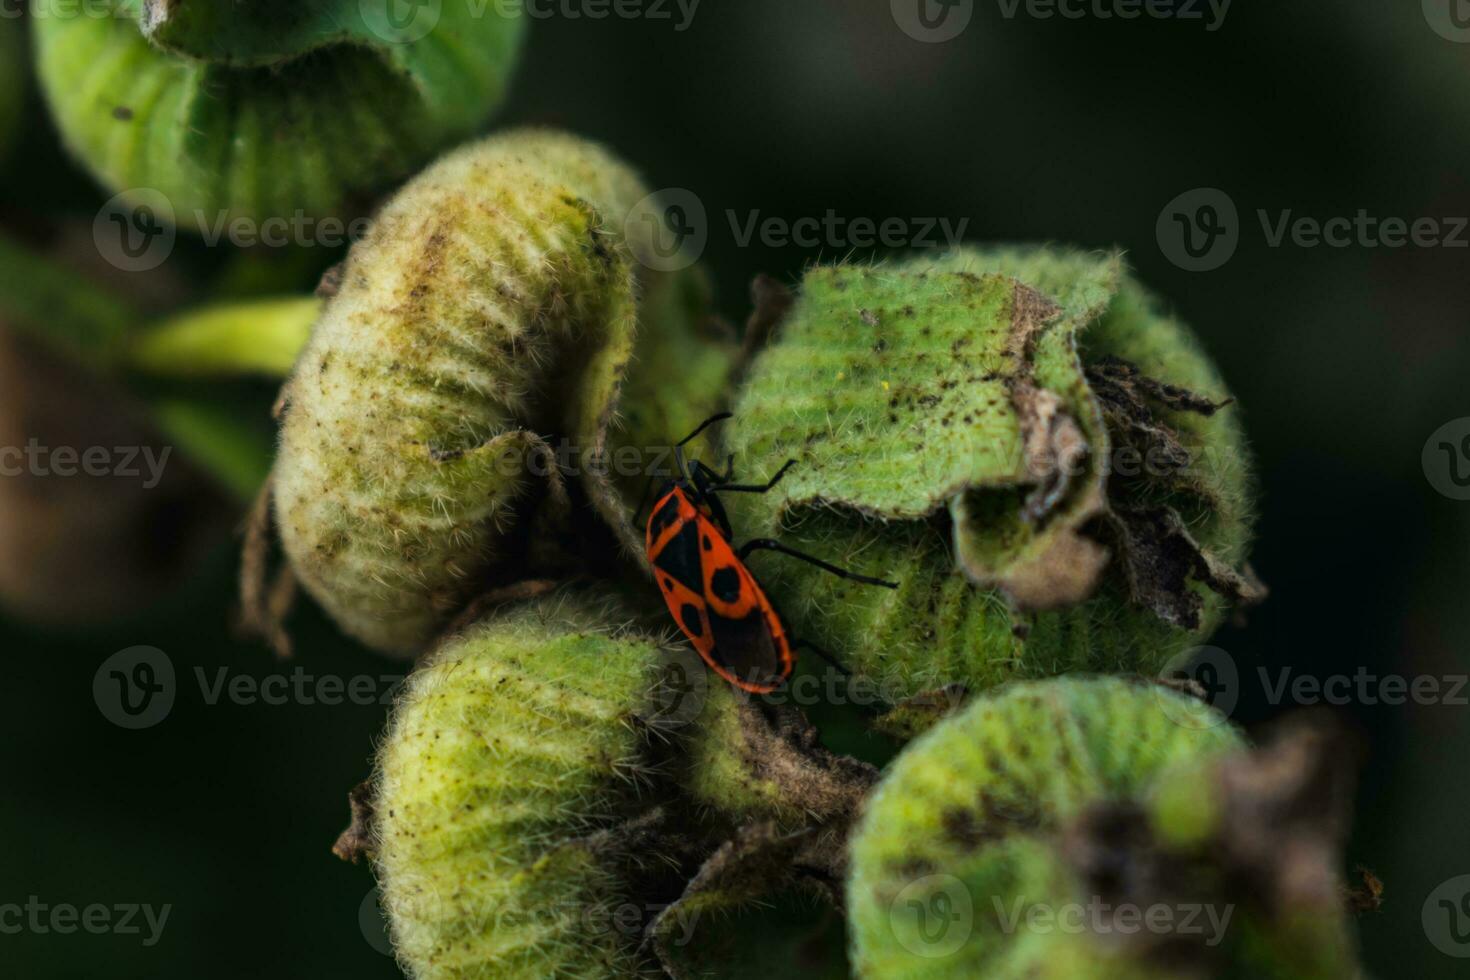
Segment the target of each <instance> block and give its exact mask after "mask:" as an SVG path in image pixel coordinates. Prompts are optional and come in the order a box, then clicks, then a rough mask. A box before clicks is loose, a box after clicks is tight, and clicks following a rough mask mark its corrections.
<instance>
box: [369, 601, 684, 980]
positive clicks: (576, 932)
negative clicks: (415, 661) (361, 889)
mask: <svg viewBox="0 0 1470 980" xmlns="http://www.w3.org/2000/svg"><path fill="white" fill-rule="evenodd" d="M615 621H617V615H616V613H615V612H613V611H612V610H611V609H610V608H609V607H608V606H607V604H606V603H599V602H596V601H594V600H589V599H586V598H576V597H562V598H556V599H551V600H547V601H544V602H541V603H537V604H533V605H529V606H525V607H522V608H520V609H517V610H515V611H513V612H511V613H509V614H507V615H505V616H503V617H501V618H499V619H497V620H494V621H491V622H487V623H484V624H482V625H479V626H476V627H472V628H471V629H469V630H468V631H466V632H465V633H464V634H463V635H461V636H459V637H457V638H455V639H454V640H452V641H450V642H448V643H447V644H446V645H445V646H444V647H443V648H442V649H440V650H439V651H438V652H436V653H435V654H434V655H433V656H432V658H431V659H430V660H429V661H428V662H427V663H426V664H425V665H424V666H423V667H422V668H421V669H420V670H418V671H417V672H415V673H414V675H413V676H412V678H411V679H410V681H409V683H408V686H407V689H406V690H405V692H404V694H403V696H402V698H401V701H400V704H399V705H398V707H397V709H396V711H395V713H394V717H393V721H392V724H391V727H390V731H389V733H388V736H387V739H386V741H385V742H384V744H383V748H382V752H381V755H380V758H379V767H378V777H377V787H378V788H377V793H376V800H375V812H376V830H375V837H376V849H377V870H378V874H379V886H380V889H381V892H382V895H383V902H384V908H385V909H386V910H387V912H388V915H389V919H390V921H391V925H392V935H393V941H394V945H395V947H396V949H397V951H398V956H399V959H400V961H401V962H402V964H403V966H404V968H405V969H406V971H407V972H408V974H409V975H410V976H411V977H413V978H415V980H470V978H474V980H490V978H492V977H493V978H497V980H514V978H521V977H524V978H528V980H529V978H541V977H549V976H567V977H572V976H575V977H586V978H589V980H596V978H612V977H620V976H628V975H631V974H633V973H634V972H636V969H637V962H638V961H637V960H636V957H635V952H634V951H635V950H636V948H637V945H638V938H639V937H638V936H637V934H636V932H635V933H634V934H633V935H631V936H630V935H627V934H626V930H623V929H619V928H614V927H613V920H612V918H611V912H612V909H613V907H614V906H615V905H618V904H619V903H620V899H621V898H622V897H624V895H623V892H622V891H621V888H622V886H621V884H620V877H619V872H618V870H617V866H618V864H619V863H620V862H626V860H627V859H628V858H629V856H630V855H629V853H628V851H629V849H630V848H635V847H636V845H635V843H634V841H633V840H632V839H631V838H629V837H625V836H624V834H623V832H621V831H620V830H619V825H620V824H621V823H624V822H626V821H628V820H630V819H633V818H635V817H636V816H637V815H639V813H640V812H641V810H640V803H639V799H638V797H639V794H640V789H639V787H640V784H646V783H647V781H648V779H649V776H650V772H649V769H648V765H649V763H648V757H647V755H646V751H647V738H648V735H649V734H650V732H652V731H654V730H656V729H657V726H658V713H659V707H658V704H657V696H656V691H657V690H658V686H659V683H660V681H659V676H658V671H659V669H660V663H661V656H662V651H661V647H660V644H659V643H658V642H657V641H655V640H653V639H651V638H649V637H647V636H643V635H640V634H637V633H630V632H624V631H619V630H615V629H612V628H610V627H609V623H610V622H615ZM638 857H640V858H644V859H648V860H653V859H654V857H653V855H647V854H643V855H638Z"/></svg>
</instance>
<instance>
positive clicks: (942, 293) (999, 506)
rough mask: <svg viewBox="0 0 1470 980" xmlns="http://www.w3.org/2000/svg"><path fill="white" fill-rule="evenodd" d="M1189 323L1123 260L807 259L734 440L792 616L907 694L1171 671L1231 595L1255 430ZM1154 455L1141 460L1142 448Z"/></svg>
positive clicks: (1012, 256)
mask: <svg viewBox="0 0 1470 980" xmlns="http://www.w3.org/2000/svg"><path fill="white" fill-rule="evenodd" d="M1227 400H1228V398H1227V395H1226V393H1225V390H1224V387H1223V385H1222V384H1221V382H1220V379H1219V378H1218V376H1217V375H1216V374H1215V371H1214V369H1213V368H1212V367H1211V365H1210V363H1209V361H1208V360H1207V359H1206V358H1205V356H1204V355H1203V354H1202V353H1201V352H1200V350H1199V348H1198V346H1197V345H1196V343H1195V341H1194V340H1193V338H1192V337H1191V335H1190V334H1189V332H1188V331H1187V330H1186V329H1185V328H1184V327H1183V326H1181V325H1180V324H1179V323H1178V322H1177V321H1175V320H1173V319H1171V318H1169V317H1167V316H1165V315H1163V314H1162V313H1160V312H1159V311H1158V310H1157V309H1156V307H1155V306H1154V305H1153V304H1152V303H1151V301H1150V300H1149V299H1148V297H1147V296H1146V294H1145V293H1144V292H1143V290H1142V289H1141V288H1140V287H1139V286H1138V285H1137V284H1135V283H1134V282H1133V281H1132V280H1131V279H1130V278H1128V277H1127V276H1126V275H1125V274H1124V271H1123V269H1122V267H1121V263H1120V261H1119V260H1118V258H1117V257H1116V256H1096V255H1087V254H1082V253H1074V252H1065V251H1056V250H1051V249H1045V248H1037V249H1025V250H1015V251H1006V252H980V251H968V250H967V251H961V252H957V253H955V254H953V255H949V256H945V257H943V258H940V259H938V260H934V259H924V258H917V259H913V260H910V261H907V262H903V263H900V264H898V265H896V266H893V267H875V268H867V267H856V266H839V267H833V268H820V269H816V270H813V271H812V272H810V273H808V274H807V276H806V278H805V281H804V282H803V285H802V289H801V295H800V297H799V299H798V300H797V302H796V305H795V307H794V308H793V310H792V312H791V313H790V315H789V317H788V318H787V319H786V321H785V322H784V324H783V325H782V326H781V327H780V328H779V329H778V331H777V333H776V336H775V339H774V340H773V342H772V343H771V345H770V346H769V347H768V348H767V349H766V350H765V351H763V352H762V353H761V354H760V355H759V357H757V359H756V360H755V362H754V364H753V365H752V367H751V370H750V372H749V375H748V377H747V380H746V382H745V384H744V386H743V388H742V390H741V392H740V393H739V395H738V397H737V401H736V406H735V412H736V418H735V420H734V421H733V423H732V424H731V426H730V429H729V430H728V432H727V433H726V436H727V438H728V440H729V441H728V444H727V448H728V449H729V450H730V451H731V452H733V453H735V454H736V460H737V462H738V463H739V464H740V466H741V470H742V476H745V477H749V478H751V479H755V478H758V477H762V476H764V475H766V474H770V473H774V472H775V471H776V470H777V469H778V468H779V467H780V466H781V465H782V463H784V462H785V461H786V460H787V459H795V460H796V461H797V465H796V467H795V468H793V469H792V470H791V472H790V474H789V475H788V476H787V477H786V478H785V480H784V481H783V482H782V483H781V484H780V485H779V486H777V487H776V488H775V489H774V490H773V491H772V492H770V493H768V494H765V495H759V496H754V495H752V496H748V497H746V498H744V499H741V500H738V501H732V504H733V510H734V512H735V513H734V514H733V515H732V516H734V517H735V519H736V526H738V527H740V528H741V533H742V535H744V536H749V537H767V536H769V537H778V538H780V539H781V540H782V541H783V543H785V544H787V545H790V546H792V547H796V548H799V549H800V550H802V551H805V552H808V553H811V554H815V555H818V556H820V557H822V558H825V559H826V560H828V561H831V562H834V563H836V564H839V565H842V566H844V567H848V568H852V569H853V570H855V571H858V572H861V573H864V574H867V575H876V576H881V577H883V578H886V579H890V580H894V581H897V582H899V583H900V588H899V589H898V590H897V591H896V592H892V591H889V590H885V589H875V588H869V587H865V586H860V585H855V584H853V583H850V582H846V581H842V580H839V579H837V578H834V577H832V576H829V575H826V574H825V573H822V572H821V571H819V570H817V569H814V568H811V567H810V566H808V565H805V564H803V563H800V562H794V561H784V560H781V559H779V558H776V557H771V558H768V559H762V560H761V565H760V567H759V569H758V573H759V574H760V575H761V576H762V577H763V580H764V581H766V582H767V583H769V591H770V592H771V594H772V595H773V596H776V597H778V598H779V601H780V603H781V607H782V610H783V612H784V613H785V615H786V617H787V618H788V621H789V622H788V625H789V626H790V627H791V628H792V631H793V632H794V633H795V634H796V635H798V636H801V637H805V638H808V639H810V640H812V641H813V642H816V643H817V644H819V645H821V646H823V647H825V648H827V649H829V650H832V651H833V652H835V653H838V654H839V655H840V656H841V657H842V658H844V660H845V662H846V664H847V666H849V667H850V668H851V669H853V670H854V671H856V672H858V673H860V674H862V675H865V676H866V677H868V678H869V679H871V680H873V681H875V682H876V684H877V686H878V689H879V690H880V691H881V692H883V693H884V695H885V696H886V697H887V698H888V699H889V700H890V701H900V700H902V699H905V698H911V697H915V696H918V695H920V694H923V693H925V692H932V691H935V690H937V689H939V688H943V687H945V686H947V685H951V684H960V685H964V686H966V687H968V688H970V689H971V690H979V689H984V688H986V687H989V686H991V685H993V684H996V683H999V682H1001V681H1004V680H1007V679H1010V678H1016V677H1027V676H1040V675H1047V674H1052V673H1062V672H1066V671H1070V670H1093V671H1113V670H1139V671H1153V670H1156V669H1157V668H1158V667H1159V666H1161V665H1162V664H1163V663H1164V662H1165V661H1167V660H1168V658H1169V657H1171V656H1173V655H1174V654H1175V653H1176V652H1178V651H1179V650H1181V649H1183V648H1185V647H1187V646H1189V645H1191V644H1193V643H1197V642H1199V640H1200V639H1201V638H1202V637H1203V636H1205V635H1207V634H1208V633H1209V631H1210V630H1212V629H1213V628H1214V626H1215V625H1216V624H1217V623H1218V622H1219V619H1220V618H1221V616H1222V614H1223V612H1224V610H1225V609H1226V608H1227V606H1228V601H1227V597H1228V598H1229V599H1235V600H1239V599H1243V598H1245V597H1246V596H1247V594H1249V593H1250V592H1251V591H1252V589H1251V587H1250V586H1249V585H1248V584H1247V582H1246V581H1245V579H1244V578H1243V577H1242V576H1241V575H1240V574H1237V573H1236V572H1235V571H1234V569H1235V568H1237V567H1239V566H1240V564H1241V563H1242V562H1243V561H1244V557H1245V551H1246V546H1247V543H1248V540H1249V536H1250V527H1251V518H1252V514H1251V508H1250V498H1251V485H1250V473H1249V466H1248V463H1247V454H1246V450H1245V445H1244V439H1243V436H1242V434H1241V430H1240V426H1239V422H1238V420H1237V418H1236V414H1235V412H1234V410H1233V409H1230V408H1226V407H1224V406H1223V403H1224V402H1226V401H1227ZM1135 456H1140V457H1142V458H1140V459H1138V460H1135Z"/></svg>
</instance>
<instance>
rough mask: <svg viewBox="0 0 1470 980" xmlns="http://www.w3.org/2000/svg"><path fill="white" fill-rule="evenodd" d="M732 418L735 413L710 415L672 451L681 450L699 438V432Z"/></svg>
mask: <svg viewBox="0 0 1470 980" xmlns="http://www.w3.org/2000/svg"><path fill="white" fill-rule="evenodd" d="M734 417H735V413H734V412H721V413H720V414H719V415H712V416H710V417H709V418H707V419H705V420H704V421H703V422H701V423H699V428H697V429H695V430H694V431H693V432H691V433H689V435H687V436H685V437H684V440H683V441H682V442H680V443H679V445H677V446H675V447H674V449H675V450H676V451H677V450H678V449H681V448H682V447H684V446H687V445H689V444H690V443H691V442H693V441H694V440H695V439H697V438H699V434H700V433H701V432H703V431H704V430H705V429H708V428H709V427H710V426H712V425H714V424H715V423H716V422H723V421H725V420H726V419H729V418H734Z"/></svg>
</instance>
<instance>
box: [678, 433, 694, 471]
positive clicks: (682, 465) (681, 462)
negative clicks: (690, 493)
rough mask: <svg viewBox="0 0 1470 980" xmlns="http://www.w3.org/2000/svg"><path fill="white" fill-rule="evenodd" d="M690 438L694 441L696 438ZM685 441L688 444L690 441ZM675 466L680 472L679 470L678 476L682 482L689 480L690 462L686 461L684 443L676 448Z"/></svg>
mask: <svg viewBox="0 0 1470 980" xmlns="http://www.w3.org/2000/svg"><path fill="white" fill-rule="evenodd" d="M698 434H699V433H697V432H696V433H695V434H694V435H698ZM689 438H690V439H692V438H694V436H690V437H689ZM684 441H685V442H688V441H689V440H688V439H686V440H684ZM674 466H676V467H677V468H678V470H679V472H678V474H677V475H678V477H679V479H681V480H688V479H689V462H688V460H686V459H685V458H684V443H682V442H681V443H680V444H679V445H677V446H675V447H674Z"/></svg>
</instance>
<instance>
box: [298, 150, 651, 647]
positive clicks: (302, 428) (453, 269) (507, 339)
mask: <svg viewBox="0 0 1470 980" xmlns="http://www.w3.org/2000/svg"><path fill="white" fill-rule="evenodd" d="M644 196H645V195H644V191H643V189H642V187H641V186H640V185H639V182H638V180H637V178H636V177H635V176H634V175H633V174H632V173H631V172H630V171H629V170H628V169H627V168H626V167H625V166H623V165H622V164H621V163H619V162H618V161H617V160H615V159H613V158H612V157H611V156H609V155H608V154H607V153H606V152H604V151H603V150H602V149H601V148H599V147H597V146H595V145H593V144H590V143H585V142H582V141H579V140H576V139H573V138H571V137H567V136H562V135H557V134H553V133H542V132H519V133H512V134H509V135H504V136H499V137H496V138H494V139H490V140H486V141H484V142H481V143H478V144H474V145H471V146H468V147H466V148H464V149H462V150H460V151H458V152H456V153H454V154H451V155H450V156H448V157H446V158H445V159H444V160H442V161H440V162H439V163H438V164H436V165H435V166H433V167H431V168H430V169H429V170H427V171H425V172H424V173H423V174H422V175H420V176H419V177H417V178H416V179H415V180H413V181H412V182H411V183H409V184H408V185H407V186H406V187H405V188H404V189H403V191H402V192H400V194H399V195H398V196H397V197H396V198H394V200H393V201H392V202H391V203H389V204H388V205H387V206H386V207H385V209H384V210H383V212H382V214H381V215H380V216H379V217H378V219H377V220H376V222H375V224H374V226H373V229H372V231H371V233H370V234H368V235H367V237H366V238H364V239H363V240H362V241H361V242H359V243H358V245H357V246H356V247H355V248H354V249H353V251H352V254H351V256H350V258H349V260H348V263H347V266H346V270H345V272H344V273H343V275H342V281H341V286H340V291H339V292H338V293H337V295H336V296H335V297H333V298H332V300H331V301H330V302H329V304H328V306H327V308H326V310H325V312H324V313H323V315H322V318H321V320H320V321H319V322H318V324H317V326H316V328H315V330H314V332H313V335H312V339H311V341H310V343H309V344H308V346H307V349H306V350H305V352H304V353H303V355H302V358H301V360H300V363H299V364H298V366H297V370H296V373H295V375H294V377H293V380H292V381H291V382H290V383H289V385H288V387H287V391H286V398H287V401H288V407H287V409H286V416H285V420H284V422H283V426H282V433H281V447H280V455H279V457H278V461H277V466H276V478H275V499H276V508H275V514H276V518H277V522H278V524H279V526H280V529H281V537H282V542H283V544H284V546H285V550H286V552H287V554H288V555H289V557H290V559H291V562H292V566H293V568H294V571H295V573H296V575H297V576H298V577H299V578H300V580H301V581H302V582H303V584H304V585H305V586H306V588H307V589H308V591H310V592H311V594H312V595H313V596H315V598H316V599H317V600H318V601H319V602H320V603H321V604H322V605H323V606H324V607H325V608H326V609H327V610H328V611H329V612H330V613H331V614H332V615H333V616H334V617H335V618H336V619H337V621H338V623H339V624H340V625H341V626H342V627H343V628H344V629H345V630H346V631H347V632H349V633H351V634H352V635H354V636H356V637H358V638H359V639H361V640H362V641H363V642H365V643H367V644H368V645H370V646H372V647H374V648H376V649H379V650H382V651H385V652H397V653H408V654H412V653H416V652H418V651H419V650H421V649H423V647H424V646H425V645H426V644H428V643H429V642H430V641H431V640H432V638H433V637H434V636H435V635H436V633H437V632H438V630H439V628H440V627H441V626H442V625H443V623H444V622H445V621H446V620H447V619H448V618H449V617H450V616H452V615H453V614H454V613H455V612H457V611H458V610H459V609H460V608H461V607H462V606H463V605H464V604H465V603H466V602H467V601H468V600H470V599H472V598H473V597H474V596H476V595H477V594H479V593H481V592H483V591H485V590H487V589H488V588H490V587H491V585H492V584H494V583H495V582H497V581H502V582H503V581H505V580H507V579H511V578H522V577H526V576H527V575H528V574H533V573H535V572H536V570H537V569H538V568H542V567H543V566H544V565H546V564H554V561H553V559H551V558H546V556H545V555H544V554H543V553H542V552H544V551H547V550H550V549H551V548H552V547H553V546H555V545H556V544H557V542H558V541H568V542H570V541H573V540H575V535H571V534H568V533H567V510H568V508H567V495H566V491H565V488H564V486H563V482H562V478H561V471H560V469H559V468H558V467H557V466H556V465H554V464H555V462H556V461H555V460H553V459H552V458H551V455H552V453H551V449H550V446H549V445H548V443H547V441H546V440H548V439H551V440H554V439H557V438H565V439H566V440H568V441H569V443H570V444H571V445H572V446H574V447H576V449H577V450H578V451H579V453H580V459H584V460H585V459H587V458H590V457H596V456H602V455H605V453H606V450H607V445H608V441H607V440H608V429H609V427H610V425H611V422H612V420H613V417H614V414H615V410H616V407H617V402H618V395H619V386H620V385H621V383H622V378H623V374H624V370H625V368H626V367H627V364H628V361H629V359H630V356H631V354H632V351H633V345H634V338H635V333H636V328H637V324H638V315H639V314H638V293H639V285H640V276H639V275H638V269H639V263H638V260H637V257H636V255H637V248H638V247H640V246H639V245H638V243H637V242H635V241H630V240H628V239H625V238H624V236H623V235H622V228H623V226H624V223H625V222H624V218H625V216H626V215H627V214H628V213H629V212H630V210H631V209H632V208H633V206H634V205H635V204H636V203H637V202H638V201H639V200H640V199H641V198H643V197H644ZM660 288H661V287H660ZM649 289H650V293H652V292H654V291H655V289H654V287H652V286H650V287H649ZM543 437H545V439H543ZM570 462H571V464H572V465H573V466H576V465H577V464H578V460H571V461H570ZM575 473H576V474H577V478H578V479H579V480H580V485H581V486H582V488H583V489H584V490H585V491H586V494H587V496H588V497H589V498H590V499H591V501H592V503H593V504H594V506H595V507H596V508H597V510H598V511H599V512H600V513H601V514H602V515H603V517H604V518H605V519H606V520H607V521H608V522H609V523H610V524H612V525H613V526H614V527H615V528H616V529H618V530H619V531H620V532H621V536H622V540H623V541H624V543H625V544H626V545H627V546H628V547H630V548H631V547H633V545H634V543H636V541H637V540H638V539H637V537H636V535H634V534H633V532H632V530H631V527H630V525H629V521H628V517H629V515H630V512H631V510H632V506H630V505H629V504H628V503H627V502H626V501H625V500H624V499H623V498H621V497H619V496H618V495H617V494H616V493H615V492H614V490H613V485H612V481H611V479H610V476H609V473H608V470H607V469H606V468H605V467H593V468H587V467H582V468H581V469H578V470H575ZM526 525H530V526H532V528H533V529H539V533H532V534H531V535H530V538H531V540H530V542H529V547H530V549H531V550H530V553H529V555H528V554H527V553H526V549H527V546H528V545H527V543H526V542H525V541H523V540H518V537H517V534H516V533H515V529H516V527H517V526H526ZM538 549H539V550H538ZM543 558H545V559H546V560H545V561H543V560H542V559H543Z"/></svg>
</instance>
